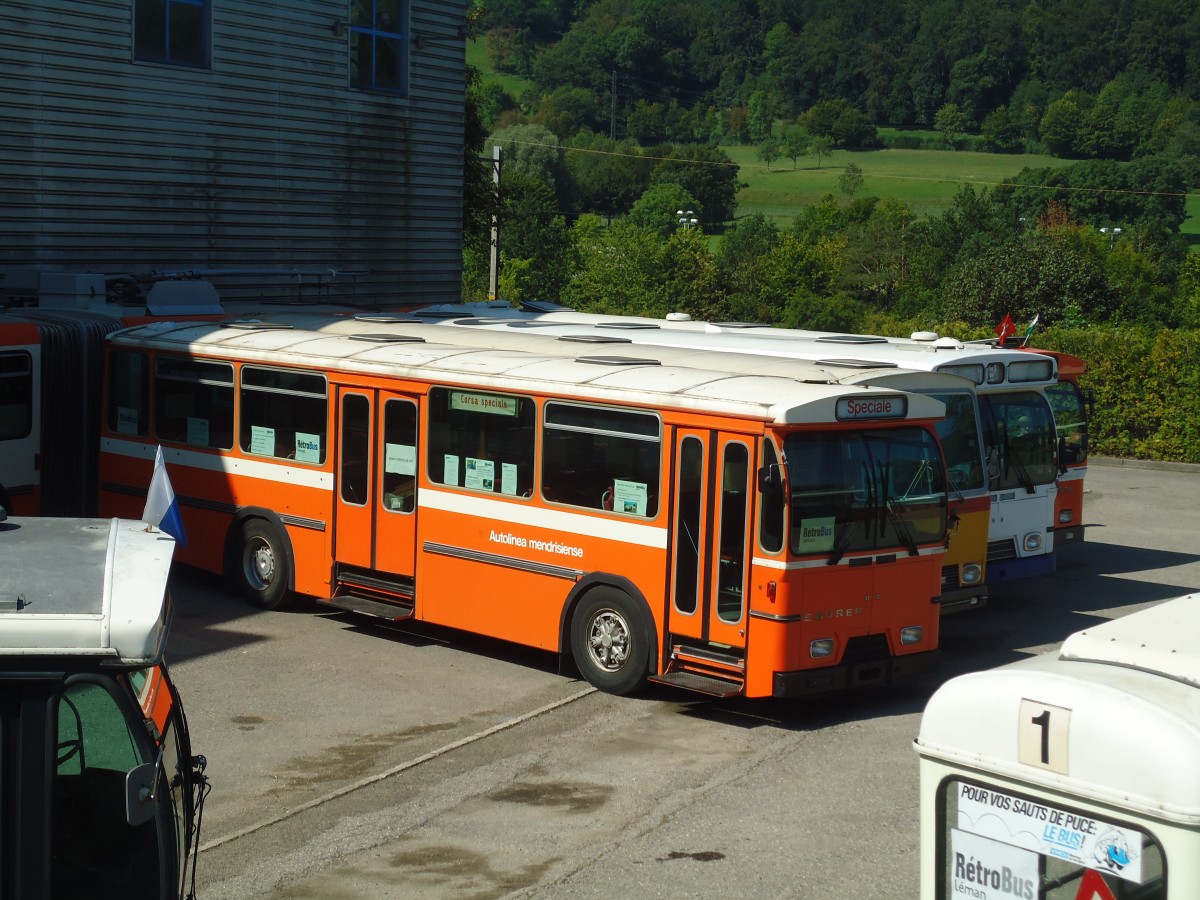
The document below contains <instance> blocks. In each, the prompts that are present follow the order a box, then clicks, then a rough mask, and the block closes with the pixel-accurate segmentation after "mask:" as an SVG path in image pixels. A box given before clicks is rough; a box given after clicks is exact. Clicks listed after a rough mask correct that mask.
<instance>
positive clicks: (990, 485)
mask: <svg viewBox="0 0 1200 900" xmlns="http://www.w3.org/2000/svg"><path fill="white" fill-rule="evenodd" d="M551 306H552V305H551ZM414 315H416V316H419V317H422V318H424V319H425V320H427V321H440V322H442V323H443V324H447V325H451V326H457V327H470V328H480V329H497V330H509V331H537V332H538V333H542V334H554V335H558V336H567V335H573V336H576V337H577V338H579V339H581V340H583V339H588V338H589V336H590V337H591V338H592V339H596V340H599V339H601V338H602V337H603V336H607V337H608V339H610V340H618V339H622V338H623V339H624V340H627V341H629V342H631V343H636V344H655V345H659V346H662V345H668V346H675V347H691V348H695V349H707V350H714V351H719V352H734V353H743V354H760V355H767V356H772V357H778V358H792V359H803V360H808V361H811V362H818V363H820V364H822V365H841V366H853V365H860V366H861V365H876V366H897V367H900V368H904V369H918V370H924V371H936V372H942V373H950V374H956V375H961V376H964V377H966V378H968V379H969V380H970V381H971V382H973V383H974V385H975V392H976V394H977V401H976V403H977V405H976V406H975V407H972V408H970V409H966V408H962V406H961V404H960V405H959V406H958V411H957V412H956V405H955V404H954V403H953V402H949V401H950V400H951V399H952V398H948V397H946V396H942V397H940V398H939V399H942V400H943V401H944V402H948V405H949V406H950V407H951V409H950V410H949V411H948V416H947V419H946V420H944V421H943V423H942V425H941V426H940V432H939V433H940V436H941V438H942V441H943V443H944V444H945V445H946V455H947V467H948V470H949V475H950V479H951V486H952V487H953V488H954V490H955V491H956V495H957V496H959V497H960V498H961V499H962V500H964V501H967V502H966V503H965V504H964V507H965V510H966V511H967V515H969V513H970V512H971V511H974V512H976V513H978V514H980V515H983V514H984V510H985V509H987V510H989V511H990V512H989V513H988V515H989V521H988V527H987V533H988V539H987V540H988V548H987V571H986V573H985V580H986V582H987V583H989V584H996V583H1000V582H1005V581H1011V580H1015V579H1018V578H1025V577H1030V576H1034V575H1044V574H1049V573H1051V572H1053V571H1054V569H1055V557H1054V533H1055V527H1056V525H1057V518H1056V514H1055V498H1056V494H1057V492H1058V484H1057V476H1058V474H1059V472H1058V466H1057V460H1056V446H1057V434H1056V431H1055V423H1054V416H1053V412H1052V410H1051V407H1050V404H1049V401H1048V399H1047V396H1046V390H1047V389H1048V388H1051V387H1053V386H1054V385H1056V384H1057V382H1058V377H1057V368H1056V363H1055V360H1054V359H1053V358H1051V357H1048V356H1044V355H1041V354H1033V353H1028V352H1025V351H1022V350H1018V349H1014V348H1003V347H993V346H988V345H984V344H972V343H963V342H960V341H957V340H954V339H952V338H940V339H937V340H929V341H926V340H914V339H901V338H885V337H878V336H872V335H846V334H827V333H823V332H815V331H800V330H796V329H784V328H773V327H770V326H766V325H745V324H741V323H710V322H698V321H694V320H691V319H690V318H687V317H686V316H671V317H668V318H666V319H650V318H640V317H634V316H600V315H592V314H586V313H578V312H574V311H572V310H565V309H561V308H559V309H557V310H555V309H552V308H551V307H550V306H547V308H546V311H541V310H540V309H539V308H534V309H526V310H520V309H516V308H514V307H511V306H508V305H507V304H504V305H499V304H459V305H440V306H433V307H428V308H426V309H421V310H417V311H415V312H414ZM964 518H966V516H964ZM944 588H945V590H946V591H947V592H953V591H954V590H955V589H962V588H969V584H962V583H960V584H958V585H955V584H947V585H945V586H944Z"/></svg>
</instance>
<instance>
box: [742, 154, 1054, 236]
mask: <svg viewBox="0 0 1200 900" xmlns="http://www.w3.org/2000/svg"><path fill="white" fill-rule="evenodd" d="M722 149H724V151H725V152H726V153H727V154H728V155H729V157H730V158H731V159H732V160H733V161H734V162H736V163H737V164H738V166H739V173H738V177H739V178H740V179H741V181H742V182H743V183H745V184H746V187H744V188H742V190H741V191H740V192H739V193H738V215H739V216H743V215H747V214H750V213H756V212H761V213H763V214H764V215H767V216H771V217H779V218H784V219H790V218H792V217H794V216H795V215H796V214H797V212H798V211H799V210H800V209H801V208H803V207H805V206H809V205H811V204H813V203H815V202H817V201H818V200H819V199H820V198H821V197H822V196H823V195H824V194H833V195H834V197H837V198H839V199H844V195H843V194H842V193H841V191H840V190H839V188H838V176H840V175H841V174H842V173H843V171H844V170H845V168H846V166H848V165H850V164H851V163H854V164H855V165H857V166H858V167H859V169H861V170H862V175H863V184H862V188H861V189H860V190H859V192H858V193H859V196H863V197H895V198H897V199H899V200H902V201H904V202H905V203H907V204H908V205H909V206H910V207H911V208H912V209H913V211H914V212H915V213H917V215H936V214H938V213H941V212H942V211H943V210H945V209H946V207H947V206H949V205H950V202H951V201H952V200H953V199H954V195H955V194H956V193H957V192H958V189H959V188H960V187H961V186H963V185H968V184H969V185H974V186H975V187H977V188H983V187H993V186H995V185H997V184H999V183H1000V182H1002V181H1004V180H1005V179H1006V178H1012V177H1013V176H1014V175H1016V174H1017V173H1018V172H1020V171H1021V169H1023V168H1025V167H1026V166H1039V167H1040V166H1061V165H1066V161H1065V160H1060V159H1055V158H1054V157H1050V156H1028V155H1008V154H998V153H976V152H971V151H952V150H860V151H848V150H835V151H834V152H833V154H832V155H831V156H828V157H825V158H823V159H822V160H820V165H818V162H817V158H816V157H815V156H802V157H800V158H799V159H798V160H797V162H796V167H795V168H794V169H793V168H792V161H791V160H790V159H784V160H776V161H775V162H774V163H772V164H771V167H770V169H768V168H767V166H766V164H765V163H763V162H762V160H760V159H759V158H758V156H757V153H758V149H757V148H756V147H748V146H747V147H724V148H722Z"/></svg>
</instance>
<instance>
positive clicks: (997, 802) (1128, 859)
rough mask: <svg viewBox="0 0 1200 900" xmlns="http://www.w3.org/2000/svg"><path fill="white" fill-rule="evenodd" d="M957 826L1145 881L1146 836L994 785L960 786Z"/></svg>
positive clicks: (1063, 858)
mask: <svg viewBox="0 0 1200 900" xmlns="http://www.w3.org/2000/svg"><path fill="white" fill-rule="evenodd" d="M958 827H959V828H960V829H962V830H963V831H968V832H970V833H971V834H975V835H979V836H980V837H986V838H991V839H992V840H996V841H1000V842H1001V843H1004V844H1011V845H1012V846H1014V847H1022V848H1024V849H1026V850H1033V851H1034V852H1036V853H1040V854H1041V855H1042V856H1053V857H1055V858H1056V859H1061V860H1064V861H1066V862H1068V863H1071V864H1073V865H1077V866H1083V867H1084V868H1088V869H1096V870H1097V871H1099V872H1105V873H1108V874H1111V875H1115V876H1117V877H1118V878H1123V879H1125V880H1126V881H1133V882H1136V883H1139V884H1140V883H1141V880H1142V859H1141V852H1140V851H1141V846H1142V836H1141V834H1140V833H1139V832H1138V831H1136V830H1134V829H1132V828H1124V827H1122V826H1120V825H1114V824H1112V823H1111V822H1105V821H1104V820H1103V819H1096V818H1093V817H1091V816H1086V815H1083V814H1082V813H1077V812H1070V811H1068V810H1065V809H1059V808H1058V807H1055V806H1049V805H1047V804H1043V803H1038V802H1037V801H1035V800H1028V799H1025V798H1022V797H1013V796H1011V795H1009V794H1006V793H1004V792H1002V791H997V790H994V789H993V788H991V787H985V786H980V785H977V784H967V783H965V782H963V783H961V784H959V786H958Z"/></svg>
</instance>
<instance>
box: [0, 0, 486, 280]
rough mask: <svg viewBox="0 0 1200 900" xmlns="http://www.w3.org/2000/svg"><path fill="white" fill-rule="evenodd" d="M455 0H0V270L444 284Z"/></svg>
mask: <svg viewBox="0 0 1200 900" xmlns="http://www.w3.org/2000/svg"><path fill="white" fill-rule="evenodd" d="M466 6H467V3H466V0H71V2H57V0H56V2H47V0H6V2H5V3H4V4H3V15H2V16H0V85H2V90H0V148H2V150H3V152H2V154H0V184H2V185H3V202H0V288H3V290H4V292H5V293H8V294H10V295H11V294H13V293H16V292H19V291H20V290H22V289H23V288H24V287H26V286H28V285H31V284H35V283H36V281H37V277H38V276H37V273H40V272H47V271H58V272H102V273H105V274H110V275H111V274H116V273H121V272H136V273H145V272H147V271H151V270H153V271H157V272H168V271H174V270H180V269H189V270H195V269H205V270H218V271H223V272H226V273H230V272H231V270H232V273H231V274H225V275H215V276H213V279H212V280H213V281H214V282H215V283H216V284H217V286H218V288H219V290H220V292H221V294H222V296H223V297H224V298H227V299H248V298H255V297H258V296H268V297H271V296H279V297H288V298H295V297H296V296H298V295H301V296H306V297H317V296H320V297H322V298H331V299H339V300H346V299H351V298H352V299H353V300H355V301H357V302H364V303H372V302H385V303H389V304H390V303H393V302H396V301H397V300H412V301H414V302H417V301H419V302H421V303H429V302H442V301H457V300H459V299H460V283H461V267H462V168H463V95H464V66H465V62H464V32H465V17H466ZM280 269H282V270H289V271H290V272H292V274H291V275H290V277H287V278H284V277H279V276H278V275H275V274H262V273H263V272H265V271H266V270H280ZM329 270H336V271H337V272H338V273H339V274H337V275H322V276H320V277H318V276H317V275H316V274H315V273H317V272H327V271H329Z"/></svg>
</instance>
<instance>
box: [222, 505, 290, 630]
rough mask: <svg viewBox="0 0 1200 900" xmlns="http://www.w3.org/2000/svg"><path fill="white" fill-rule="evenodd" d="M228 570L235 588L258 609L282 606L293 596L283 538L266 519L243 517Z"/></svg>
mask: <svg viewBox="0 0 1200 900" xmlns="http://www.w3.org/2000/svg"><path fill="white" fill-rule="evenodd" d="M237 527H238V535H237V539H236V542H235V543H236V546H235V551H234V556H233V558H232V559H231V561H230V562H231V568H232V571H231V572H230V573H229V574H230V576H231V578H232V580H233V583H234V584H235V585H236V586H237V589H238V592H239V593H240V594H241V595H242V596H243V597H245V598H246V599H247V600H249V601H250V602H251V603H252V604H254V605H255V606H257V607H258V608H259V609H282V608H283V607H285V606H287V605H289V604H290V603H291V600H292V595H291V592H290V591H289V590H288V582H289V581H290V580H291V577H290V576H291V573H290V572H289V571H288V560H289V559H290V555H289V554H288V551H287V543H286V540H287V539H286V538H285V537H284V536H283V535H282V534H280V533H279V529H278V528H276V527H275V526H274V525H273V524H271V523H270V522H268V521H266V520H265V519H244V520H242V521H241V522H240V523H238V526H237Z"/></svg>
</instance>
